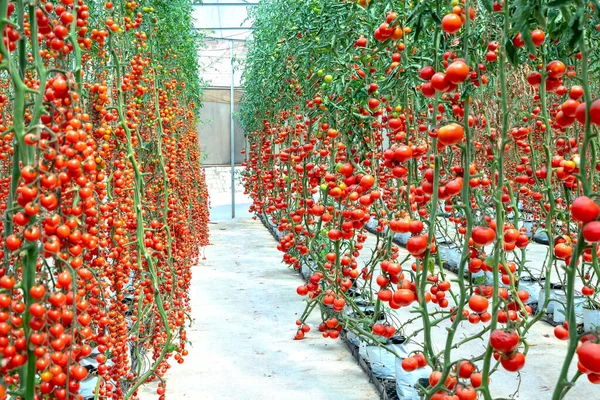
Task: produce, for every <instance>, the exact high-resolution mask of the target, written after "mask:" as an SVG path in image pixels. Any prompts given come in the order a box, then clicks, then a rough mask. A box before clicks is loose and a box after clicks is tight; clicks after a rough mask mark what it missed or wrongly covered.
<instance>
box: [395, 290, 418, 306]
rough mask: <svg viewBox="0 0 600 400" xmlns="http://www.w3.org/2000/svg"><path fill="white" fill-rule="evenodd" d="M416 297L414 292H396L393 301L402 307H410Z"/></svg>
mask: <svg viewBox="0 0 600 400" xmlns="http://www.w3.org/2000/svg"><path fill="white" fill-rule="evenodd" d="M415 299H416V296H415V294H414V292H413V291H412V290H409V289H400V290H397V291H395V292H394V296H393V300H394V302H395V303H396V304H398V305H400V306H408V305H410V304H411V303H412V302H413V301H415Z"/></svg>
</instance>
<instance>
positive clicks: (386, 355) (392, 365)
mask: <svg viewBox="0 0 600 400" xmlns="http://www.w3.org/2000/svg"><path fill="white" fill-rule="evenodd" d="M405 341H406V338H405V337H404V336H395V337H392V338H390V339H388V340H387V341H386V343H384V344H385V345H386V346H387V347H389V348H390V349H391V350H393V351H395V352H396V354H398V356H400V357H401V359H400V360H402V359H404V358H406V357H408V350H407V349H406V347H405V346H404V342H405ZM362 348H364V350H363V353H364V354H365V356H363V358H364V359H365V360H367V361H369V363H370V364H371V371H373V375H374V376H376V377H377V378H380V379H394V378H395V376H396V360H398V358H396V356H395V355H394V354H393V353H391V352H389V351H387V350H386V349H384V348H383V347H379V346H370V345H367V344H366V343H365V342H361V349H362ZM359 353H360V352H359ZM400 362H402V361H400Z"/></svg>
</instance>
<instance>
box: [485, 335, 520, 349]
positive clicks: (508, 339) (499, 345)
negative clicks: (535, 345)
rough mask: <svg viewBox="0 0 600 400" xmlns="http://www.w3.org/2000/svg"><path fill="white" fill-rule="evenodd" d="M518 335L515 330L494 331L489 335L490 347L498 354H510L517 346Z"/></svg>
mask: <svg viewBox="0 0 600 400" xmlns="http://www.w3.org/2000/svg"><path fill="white" fill-rule="evenodd" d="M519 341H520V338H519V334H518V333H517V331H515V330H506V329H496V330H495V331H493V332H492V333H491V334H490V345H491V346H492V348H493V349H494V350H496V351H498V352H500V353H505V354H508V353H511V352H512V351H513V350H514V349H516V348H517V346H518V345H519Z"/></svg>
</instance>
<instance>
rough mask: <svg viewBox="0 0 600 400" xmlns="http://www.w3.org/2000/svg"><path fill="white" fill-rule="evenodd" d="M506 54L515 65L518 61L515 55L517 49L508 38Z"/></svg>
mask: <svg viewBox="0 0 600 400" xmlns="http://www.w3.org/2000/svg"><path fill="white" fill-rule="evenodd" d="M506 56H507V57H508V61H510V63H511V64H512V65H514V66H515V67H516V66H517V64H518V63H519V58H518V57H517V49H516V48H515V45H514V44H513V43H512V42H511V41H510V40H507V41H506Z"/></svg>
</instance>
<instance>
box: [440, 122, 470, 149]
mask: <svg viewBox="0 0 600 400" xmlns="http://www.w3.org/2000/svg"><path fill="white" fill-rule="evenodd" d="M464 136H465V130H464V128H463V127H462V126H460V125H459V124H457V123H454V122H453V123H451V124H448V125H445V126H443V127H441V128H440V129H439V131H438V136H437V137H438V140H439V142H440V143H441V144H444V145H446V146H452V145H455V144H458V143H460V142H461V141H462V139H463V137H464Z"/></svg>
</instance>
